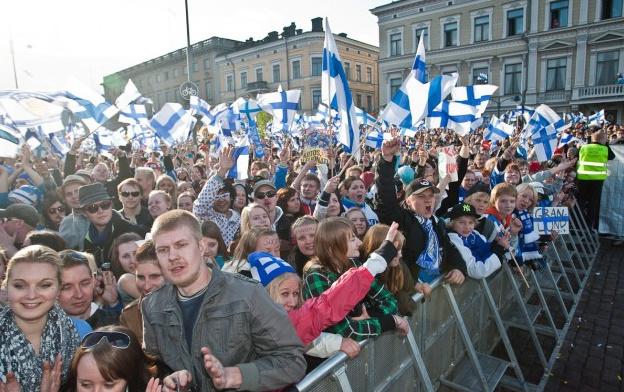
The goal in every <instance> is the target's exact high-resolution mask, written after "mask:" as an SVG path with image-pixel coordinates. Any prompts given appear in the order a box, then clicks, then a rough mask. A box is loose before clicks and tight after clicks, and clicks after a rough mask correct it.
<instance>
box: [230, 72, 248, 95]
mask: <svg viewBox="0 0 624 392" xmlns="http://www.w3.org/2000/svg"><path fill="white" fill-rule="evenodd" d="M240 81H241V82H240V86H241V88H247V71H245V72H241V74H240ZM228 91H229V90H228Z"/></svg>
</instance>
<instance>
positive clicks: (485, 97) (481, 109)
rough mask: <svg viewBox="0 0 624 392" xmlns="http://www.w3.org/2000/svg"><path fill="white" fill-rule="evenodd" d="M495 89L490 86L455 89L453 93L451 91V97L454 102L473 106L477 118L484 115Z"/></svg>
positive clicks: (479, 85) (495, 87) (478, 85)
mask: <svg viewBox="0 0 624 392" xmlns="http://www.w3.org/2000/svg"><path fill="white" fill-rule="evenodd" d="M497 89H498V86H494V85H491V84H477V85H475V86H463V87H455V88H453V91H451V96H452V97H453V101H455V102H461V103H465V104H466V105H472V106H475V107H476V108H477V116H481V115H482V114H483V113H485V109H486V108H487V105H488V103H489V102H490V99H492V95H493V94H494V92H495V91H496V90H497Z"/></svg>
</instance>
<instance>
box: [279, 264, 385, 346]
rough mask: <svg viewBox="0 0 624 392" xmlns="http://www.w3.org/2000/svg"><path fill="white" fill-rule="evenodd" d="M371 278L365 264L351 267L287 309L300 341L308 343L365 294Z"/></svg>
mask: <svg viewBox="0 0 624 392" xmlns="http://www.w3.org/2000/svg"><path fill="white" fill-rule="evenodd" d="M374 279H375V278H374V276H373V275H372V274H371V273H370V272H369V271H368V270H367V269H366V267H358V268H351V269H350V270H348V271H347V272H345V273H344V274H342V275H341V276H340V278H338V280H337V281H336V282H334V284H333V285H332V286H331V287H330V288H329V290H327V291H325V292H323V293H322V294H321V295H320V296H318V297H314V298H310V299H308V300H307V301H305V302H304V303H303V305H302V306H301V307H300V308H298V309H293V310H291V311H290V312H288V317H290V321H291V322H292V324H293V326H294V327H295V331H296V332H297V336H299V338H300V339H301V341H302V342H303V345H304V346H307V345H308V344H310V343H312V341H313V340H314V339H316V338H317V337H319V335H320V334H321V332H323V330H325V329H326V328H327V327H330V326H332V325H334V324H337V323H338V322H340V321H342V320H343V319H344V318H345V316H346V315H347V314H348V313H349V312H350V311H351V310H353V308H354V307H355V306H356V305H357V304H358V303H359V302H360V301H361V300H362V299H363V298H364V297H365V296H366V294H367V293H368V290H370V286H371V283H372V282H373V280H374Z"/></svg>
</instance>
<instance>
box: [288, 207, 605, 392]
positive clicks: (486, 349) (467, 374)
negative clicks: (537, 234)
mask: <svg viewBox="0 0 624 392" xmlns="http://www.w3.org/2000/svg"><path fill="white" fill-rule="evenodd" d="M570 217H571V221H570V234H567V235H559V237H558V238H557V239H556V241H554V242H553V243H552V244H550V245H549V248H548V250H547V251H546V252H545V254H544V257H545V258H546V260H547V261H548V262H547V265H546V267H545V268H543V269H541V270H539V271H532V270H530V269H528V268H525V271H526V272H525V275H526V278H527V280H528V282H529V287H528V288H527V286H526V285H525V283H524V281H523V280H522V279H520V278H519V276H518V274H517V273H516V272H514V271H513V270H512V269H511V268H510V267H509V265H508V264H507V263H503V267H502V268H501V269H500V270H499V271H497V272H496V273H495V274H493V275H492V276H490V277H488V278H487V279H481V280H474V279H466V281H465V282H464V284H462V285H461V286H459V287H457V286H450V285H448V284H447V283H444V282H443V281H442V280H436V281H435V282H434V283H433V284H432V289H433V290H432V294H431V297H430V298H429V299H427V300H426V301H425V299H424V297H423V295H422V294H416V295H415V296H414V300H415V301H416V302H417V303H418V306H417V310H416V312H415V314H414V315H413V316H412V317H411V318H410V319H409V323H410V333H409V334H408V335H407V336H405V337H402V336H399V335H397V334H394V333H386V334H383V335H381V336H379V337H378V338H376V339H371V340H367V341H364V342H361V343H360V345H361V352H360V354H359V355H358V356H357V357H356V358H354V359H348V357H347V356H346V355H345V354H344V353H342V352H338V353H337V354H335V355H333V356H332V357H330V358H328V359H327V360H326V361H325V362H323V363H322V364H321V365H320V366H319V367H317V368H316V369H315V370H313V371H312V372H310V373H309V374H308V375H307V376H306V377H305V378H304V379H303V380H301V381H300V382H299V383H298V384H297V385H296V386H295V389H296V390H298V391H300V392H308V391H314V392H334V391H335V392H351V391H356V392H360V391H375V392H381V391H401V392H402V391H435V390H438V389H444V390H460V391H468V392H472V391H493V390H494V389H495V388H497V387H498V386H499V385H502V386H504V387H506V388H509V389H512V390H517V391H542V390H543V389H544V387H545V385H546V383H547V381H548V377H549V375H550V369H552V367H553V366H554V363H555V360H556V359H557V357H558V354H559V350H560V348H561V344H562V343H563V339H564V337H565V335H566V333H567V331H568V328H569V326H570V323H571V319H572V317H573V315H574V311H575V310H576V306H577V304H578V301H579V299H580V296H581V293H582V291H583V288H584V287H585V284H586V282H587V279H588V277H589V275H590V270H591V267H592V264H593V261H594V259H595V255H596V254H597V252H598V248H599V242H598V237H597V234H596V233H594V232H593V231H591V230H589V228H588V226H587V223H586V222H585V220H584V218H583V215H582V214H581V213H580V209H579V208H578V206H576V205H575V206H574V208H570ZM555 314H558V315H560V317H558V318H556V317H555V316H554V315H555ZM561 320H564V321H563V322H561ZM509 328H516V329H521V330H524V331H526V332H527V333H528V335H529V338H530V342H531V345H532V348H533V350H535V353H536V356H537V358H538V360H539V363H540V365H541V366H542V367H543V369H544V372H543V375H542V377H541V379H540V380H539V383H537V384H534V383H529V382H528V381H527V380H526V379H525V376H524V374H523V372H522V369H521V367H520V365H519V363H518V360H517V356H518V355H524V354H525V352H524V350H526V348H525V347H514V342H513V341H512V340H511V339H510V338H509V335H508V331H509ZM544 337H546V339H553V340H554V348H553V349H552V350H550V352H545V349H544V347H543V345H542V342H543V341H544ZM540 338H541V339H540ZM500 344H502V347H503V348H504V350H505V353H506V357H505V358H498V357H496V356H494V354H493V351H494V348H495V347H497V346H499V345H500ZM520 350H522V351H520Z"/></svg>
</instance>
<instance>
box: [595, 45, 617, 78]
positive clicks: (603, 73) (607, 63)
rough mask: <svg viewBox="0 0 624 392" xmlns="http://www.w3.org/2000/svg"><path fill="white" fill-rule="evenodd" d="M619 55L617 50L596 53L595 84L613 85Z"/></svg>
mask: <svg viewBox="0 0 624 392" xmlns="http://www.w3.org/2000/svg"><path fill="white" fill-rule="evenodd" d="M619 62H620V55H619V52H618V51H617V50H613V51H611V52H602V53H598V56H597V58H596V84H597V85H604V84H615V83H616V79H617V73H618V63H619Z"/></svg>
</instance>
